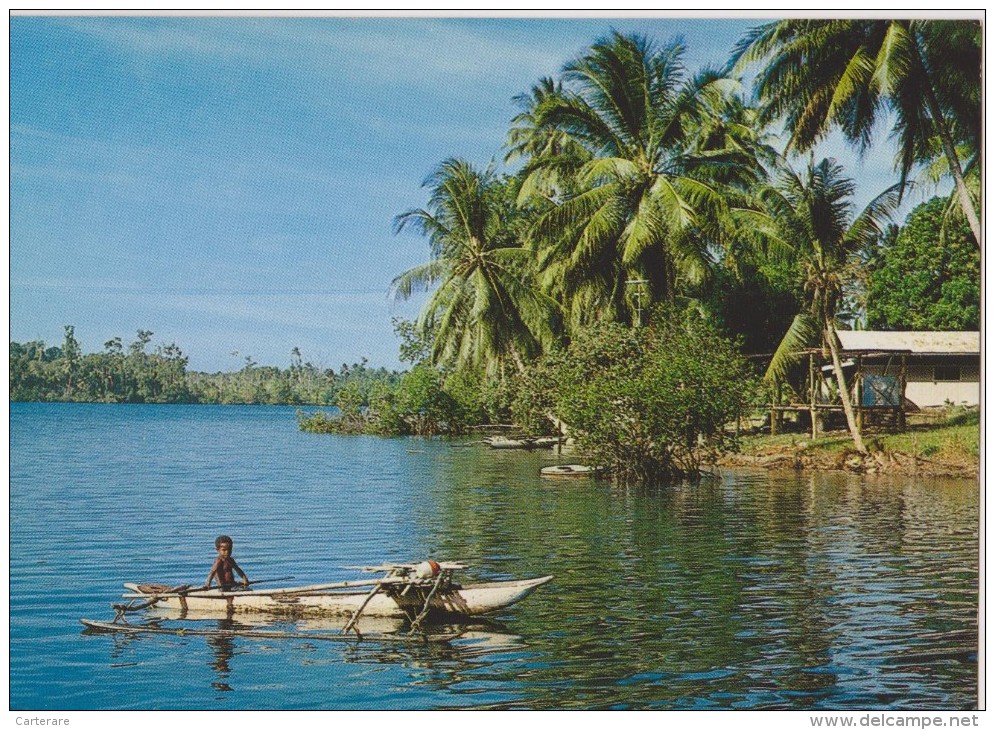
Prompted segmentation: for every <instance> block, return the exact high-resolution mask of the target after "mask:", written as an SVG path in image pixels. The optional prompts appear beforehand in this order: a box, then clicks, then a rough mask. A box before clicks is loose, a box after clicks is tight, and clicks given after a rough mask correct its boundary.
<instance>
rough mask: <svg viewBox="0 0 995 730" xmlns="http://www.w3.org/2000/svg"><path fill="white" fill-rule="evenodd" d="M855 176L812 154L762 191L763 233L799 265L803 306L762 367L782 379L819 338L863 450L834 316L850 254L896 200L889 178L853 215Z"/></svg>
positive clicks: (872, 236) (868, 239)
mask: <svg viewBox="0 0 995 730" xmlns="http://www.w3.org/2000/svg"><path fill="white" fill-rule="evenodd" d="M854 189H855V187H854V182H853V181H852V180H850V179H849V178H846V177H844V175H843V168H842V167H841V166H840V165H839V164H837V163H836V161H835V160H831V159H826V160H822V161H821V162H819V163H818V164H816V163H815V161H814V159H810V161H809V164H808V168H807V170H806V172H805V174H804V176H799V175H798V174H796V173H795V172H794V171H792V170H791V169H790V168H787V167H785V168H784V169H783V170H782V172H781V175H780V178H779V180H778V183H777V185H776V186H773V187H769V188H767V189H765V190H764V191H763V192H762V193H761V199H762V200H763V202H764V205H765V208H766V211H767V217H768V219H769V221H770V223H771V224H772V225H771V226H769V227H768V228H767V229H766V231H765V233H766V234H767V235H768V236H769V237H770V239H771V242H772V243H776V244H777V249H776V250H779V251H781V252H786V251H787V252H790V255H791V256H792V257H793V259H794V260H795V261H796V262H797V263H798V265H799V266H800V267H801V270H802V272H803V287H804V294H805V296H804V301H805V308H804V309H803V311H801V312H799V313H798V314H797V315H796V316H795V318H794V321H793V322H792V323H791V326H790V327H789V329H788V331H787V333H786V334H785V335H784V338H783V339H782V341H781V344H780V345H779V346H778V348H777V351H776V352H775V353H774V357H773V359H772V360H771V363H770V366H769V367H768V370H767V375H766V377H767V379H768V380H781V379H783V378H784V377H785V375H786V374H787V371H788V368H789V367H790V366H791V365H793V364H795V363H796V362H797V361H798V358H799V353H800V351H801V350H803V349H804V348H805V347H810V346H812V345H814V344H816V343H817V342H819V341H820V340H821V344H822V346H823V347H826V348H828V349H829V351H830V353H831V356H832V361H833V372H834V374H835V376H836V382H837V385H838V387H839V392H840V399H841V400H842V402H843V412H844V413H845V414H846V421H847V426H848V427H849V429H850V434H851V435H852V437H853V442H854V446H856V448H857V450H858V451H860V452H861V453H865V452H866V449H865V447H864V444H863V440H862V439H861V437H860V431H859V430H858V429H857V423H856V420H855V419H854V414H853V406H852V403H851V402H850V397H849V395H848V394H849V389H848V388H847V384H846V379H845V378H844V376H843V367H842V363H841V360H840V343H839V338H838V337H837V335H836V317H837V314H838V313H839V307H840V303H841V302H842V300H843V295H844V287H845V285H846V284H847V281H848V278H849V277H850V276H852V275H853V273H852V267H853V265H854V263H855V256H856V255H857V254H858V253H860V252H861V251H864V250H866V248H867V247H868V246H869V245H870V244H871V243H872V242H873V241H875V240H876V239H877V237H879V236H881V235H882V226H883V225H884V223H885V222H886V221H887V220H888V218H889V216H890V213H891V211H893V210H894V209H895V207H896V206H897V205H898V203H899V200H900V194H901V185H900V184H898V185H894V186H892V187H891V188H889V189H888V190H886V191H885V192H883V193H882V194H881V195H879V196H878V197H877V198H875V199H874V200H873V201H871V202H870V203H869V204H868V206H867V207H866V208H865V209H864V210H863V211H862V212H861V213H860V214H859V215H858V216H856V218H854V217H853V202H852V196H853V192H854Z"/></svg>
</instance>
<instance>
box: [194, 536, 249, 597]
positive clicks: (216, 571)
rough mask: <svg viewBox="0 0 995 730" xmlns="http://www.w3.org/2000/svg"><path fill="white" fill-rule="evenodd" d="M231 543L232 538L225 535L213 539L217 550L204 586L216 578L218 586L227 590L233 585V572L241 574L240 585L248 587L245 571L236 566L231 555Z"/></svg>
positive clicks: (206, 586)
mask: <svg viewBox="0 0 995 730" xmlns="http://www.w3.org/2000/svg"><path fill="white" fill-rule="evenodd" d="M232 544H233V543H232V539H231V538H230V537H228V536H227V535H221V536H219V537H218V539H217V540H215V541H214V547H215V548H217V550H218V557H217V559H216V560H215V561H214V565H212V566H211V572H210V573H209V574H208V576H207V582H206V583H205V584H204V587H205V588H208V587H210V585H211V581H213V580H214V579H215V578H217V580H218V586H219V587H220V588H221V589H222V590H229V589H231V588H232V587H234V585H235V573H238V574H239V575H240V576H242V585H243V586H245V587H246V588H248V587H249V578H248V577H247V576H246V575H245V571H243V570H242V569H241V568H240V567H239V566H238V563H236V562H235V558H233V557H232V556H231V550H232Z"/></svg>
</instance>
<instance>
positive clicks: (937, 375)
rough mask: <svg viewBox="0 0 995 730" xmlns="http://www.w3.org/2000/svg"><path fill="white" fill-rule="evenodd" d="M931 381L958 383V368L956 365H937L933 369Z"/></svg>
mask: <svg viewBox="0 0 995 730" xmlns="http://www.w3.org/2000/svg"><path fill="white" fill-rule="evenodd" d="M933 380H937V381H945V382H950V381H958V380H960V368H959V367H957V366H956V365H937V366H936V367H934V368H933Z"/></svg>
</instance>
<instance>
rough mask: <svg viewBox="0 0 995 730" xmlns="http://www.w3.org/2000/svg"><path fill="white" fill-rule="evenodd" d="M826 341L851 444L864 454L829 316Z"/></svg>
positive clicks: (864, 449)
mask: <svg viewBox="0 0 995 730" xmlns="http://www.w3.org/2000/svg"><path fill="white" fill-rule="evenodd" d="M825 321H826V332H825V335H826V341H827V342H829V351H830V352H831V353H832V356H833V372H834V373H836V383H837V385H839V389H840V400H841V401H842V402H843V413H844V414H845V415H846V425H847V428H849V429H850V435H851V436H852V437H853V445H854V446H855V447H856V448H857V451H859V452H860V453H861V454H866V453H867V449H866V448H865V447H864V440H863V439H862V438H861V437H860V429H858V428H857V420H856V419H855V418H854V416H853V404H852V403H851V402H850V391H849V390H847V387H846V378H844V377H843V363H842V362H840V353H839V349H838V348H837V347H836V328H835V327H833V322H832V320H831V319H830V318H829V317H826V320H825Z"/></svg>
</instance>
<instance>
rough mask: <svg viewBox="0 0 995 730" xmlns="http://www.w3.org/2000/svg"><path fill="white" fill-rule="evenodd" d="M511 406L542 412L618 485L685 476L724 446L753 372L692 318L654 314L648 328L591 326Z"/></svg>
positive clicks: (747, 404) (541, 367) (748, 394)
mask: <svg viewBox="0 0 995 730" xmlns="http://www.w3.org/2000/svg"><path fill="white" fill-rule="evenodd" d="M531 385H532V387H531V388H529V389H527V390H523V391H522V394H521V400H520V401H519V402H518V403H517V404H516V413H518V414H521V415H522V416H523V417H524V418H528V419H530V420H531V422H533V423H538V422H540V421H541V419H542V418H543V417H544V416H547V415H548V414H549V413H550V412H552V413H555V414H556V415H557V416H559V417H560V418H562V419H563V420H564V421H566V423H568V424H569V427H570V429H571V430H570V435H571V436H574V437H575V438H576V439H577V444H578V447H579V448H580V449H581V451H582V452H583V453H584V454H585V455H586V457H587V458H588V460H589V462H590V463H591V464H592V465H594V466H597V467H598V468H600V469H602V470H603V471H605V472H606V473H608V474H610V475H611V476H612V477H613V478H614V479H615V480H616V481H618V482H620V483H643V484H651V483H658V482H661V481H666V480H671V479H675V478H686V477H691V478H695V477H697V476H698V474H699V468H700V466H701V464H702V461H703V460H704V459H705V458H707V457H708V456H709V455H710V454H711V453H713V452H714V450H715V449H720V448H723V447H726V446H728V445H729V442H730V441H731V440H732V439H733V438H734V435H733V434H731V433H727V432H726V430H725V426H726V425H727V424H729V423H730V422H735V420H736V419H737V418H738V417H739V416H740V415H742V414H743V413H745V412H746V411H747V410H748V409H749V408H751V407H752V405H753V403H754V400H755V397H756V394H757V386H758V383H757V379H756V378H755V377H754V376H753V375H752V373H751V368H750V366H749V364H748V362H747V361H746V359H745V358H744V357H743V356H742V355H740V354H739V352H738V349H737V348H736V346H735V344H734V343H733V342H732V341H730V340H728V339H726V338H724V337H723V336H722V335H721V334H720V333H719V332H718V330H717V329H716V328H715V327H714V326H713V325H711V324H709V323H708V322H707V320H706V319H705V318H704V317H702V316H701V314H700V312H699V311H698V310H697V309H694V308H692V309H689V310H688V311H686V312H681V313H678V312H668V311H664V310H661V311H658V312H656V313H655V315H654V317H653V320H652V322H651V323H650V325H649V326H646V327H642V328H630V327H626V326H624V325H620V324H617V323H599V324H597V325H594V326H592V327H590V328H585V329H583V330H581V331H580V332H578V334H577V336H576V337H575V338H574V340H573V342H572V343H571V344H570V346H569V347H568V348H567V349H566V350H564V351H562V352H557V353H552V354H550V355H548V356H547V357H546V358H545V359H544V360H543V361H541V362H540V363H539V364H538V365H537V367H536V371H535V373H533V375H532V383H531Z"/></svg>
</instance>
